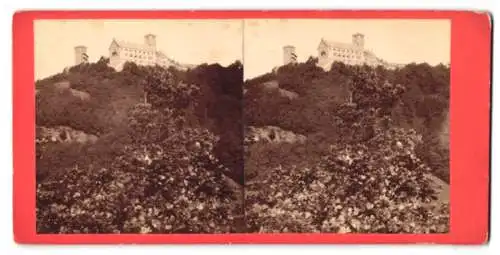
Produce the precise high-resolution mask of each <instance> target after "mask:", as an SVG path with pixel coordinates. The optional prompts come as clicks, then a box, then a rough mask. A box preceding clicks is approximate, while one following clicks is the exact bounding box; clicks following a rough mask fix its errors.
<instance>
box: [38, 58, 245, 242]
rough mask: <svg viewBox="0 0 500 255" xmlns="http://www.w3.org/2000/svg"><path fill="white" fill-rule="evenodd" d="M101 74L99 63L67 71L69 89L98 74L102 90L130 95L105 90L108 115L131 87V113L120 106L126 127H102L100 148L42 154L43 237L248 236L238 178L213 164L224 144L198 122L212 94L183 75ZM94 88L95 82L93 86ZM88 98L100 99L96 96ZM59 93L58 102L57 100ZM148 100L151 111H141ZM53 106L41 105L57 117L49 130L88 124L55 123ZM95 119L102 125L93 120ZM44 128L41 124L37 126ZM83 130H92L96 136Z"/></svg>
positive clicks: (48, 148)
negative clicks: (203, 97) (202, 103)
mask: <svg viewBox="0 0 500 255" xmlns="http://www.w3.org/2000/svg"><path fill="white" fill-rule="evenodd" d="M101 64H102V63H101ZM96 65H99V63H96V64H89V65H82V66H77V67H74V68H72V69H70V70H68V71H67V72H68V73H67V74H65V75H66V77H65V79H68V77H69V78H71V77H75V76H78V77H87V76H82V73H85V72H84V71H83V70H94V71H95V72H98V73H99V72H104V73H105V74H100V76H99V75H96V76H99V77H100V79H104V80H102V81H104V84H101V85H100V86H106V85H110V86H113V84H115V82H116V83H118V82H123V84H122V86H123V88H122V87H111V88H106V89H104V90H108V91H112V92H113V93H110V94H109V95H110V96H111V98H108V99H110V100H111V102H108V103H109V105H113V104H114V103H116V100H113V99H114V98H115V97H120V95H122V93H124V91H132V89H131V90H127V87H129V88H133V89H135V90H136V92H137V93H135V94H134V93H133V94H132V95H131V96H132V97H133V100H131V101H130V102H128V104H127V106H128V107H125V105H121V107H123V108H124V114H123V115H122V116H121V117H122V118H121V119H120V123H121V125H115V126H113V125H111V124H112V123H110V120H108V121H107V122H106V121H105V120H102V121H96V123H97V124H102V126H103V127H106V128H107V129H102V130H99V132H102V134H101V135H100V137H99V140H98V141H97V143H96V144H92V145H79V144H55V143H50V141H48V142H47V141H45V142H41V143H39V144H37V177H38V180H37V182H38V185H37V230H38V232H40V233H226V232H236V231H241V217H242V215H243V212H242V203H241V199H242V197H241V194H242V193H241V190H240V189H241V188H238V187H235V185H232V182H231V180H230V179H229V178H228V177H227V176H230V175H232V174H233V175H234V171H233V170H232V169H230V168H228V167H227V166H226V164H225V163H224V162H222V161H221V160H220V159H219V157H218V156H217V154H216V148H217V146H218V143H219V141H220V140H221V139H220V136H219V135H217V134H214V132H213V131H211V130H210V127H209V126H206V125H204V123H203V121H204V120H203V119H199V118H197V112H196V107H198V103H199V98H200V93H199V92H200V91H201V90H203V89H207V88H204V86H208V85H207V84H202V85H199V84H194V83H189V82H188V81H187V79H186V78H185V77H183V75H184V76H185V75H186V72H180V71H176V70H166V69H164V68H162V67H158V66H156V67H139V66H136V65H134V64H130V63H129V64H127V65H126V66H125V67H124V70H123V71H122V72H120V73H117V72H114V71H112V70H109V69H105V68H102V67H101V68H102V69H98V68H94V69H92V68H93V67H96ZM220 68H221V69H224V68H223V67H220ZM72 72H76V74H78V75H74V74H73V73H72ZM104 76H106V77H108V78H104ZM88 79H89V80H92V78H91V76H88ZM106 79H110V80H106ZM106 81H107V82H109V83H106ZM240 83H241V80H240ZM72 85H73V84H72ZM230 85H233V86H235V87H237V86H238V83H233V84H226V86H230ZM39 86H41V85H39ZM240 88H241V86H240ZM41 89H45V90H44V91H43V92H42V93H49V91H50V87H43V86H42V88H41ZM87 89H88V91H89V94H91V95H92V96H94V95H95V93H92V87H90V88H87ZM122 89H123V90H122ZM52 91H54V94H53V96H56V94H57V93H58V92H57V90H52ZM115 93H116V94H115ZM125 93H126V92H125ZM46 95H47V94H39V98H40V99H39V100H46ZM58 96H61V95H58ZM64 98H66V97H61V99H62V100H60V101H64ZM93 99H94V100H96V104H97V106H96V108H95V109H98V110H102V107H104V108H105V106H106V105H108V104H106V102H105V101H99V100H100V99H104V98H103V97H95V98H93ZM143 100H145V101H146V103H144V102H143V103H140V102H141V101H143ZM58 102H59V101H57V100H56V102H55V104H57V103H58ZM47 104H48V102H47ZM49 106H50V104H48V105H43V104H42V105H40V107H41V109H40V108H39V109H37V111H38V112H39V113H40V112H44V111H50V110H52V112H51V114H46V115H41V114H40V116H39V117H43V118H45V119H43V123H44V125H48V123H51V122H48V121H49V120H50V121H53V122H52V123H54V125H61V124H63V123H61V122H60V121H61V120H64V118H66V120H68V122H69V123H66V124H67V125H68V126H72V125H74V124H75V123H77V122H76V121H78V120H80V119H81V118H82V117H81V116H80V115H79V116H74V115H73V116H72V115H66V116H64V115H63V116H62V117H61V116H58V115H54V111H55V109H53V108H48V107H49ZM67 106H68V105H65V107H67ZM85 107H92V104H91V102H82V106H81V108H82V109H78V110H83V109H84V108H85ZM73 111H74V112H73V113H77V112H78V111H75V110H74V109H73ZM96 115H97V117H102V116H99V114H96V113H93V114H89V116H94V117H96ZM76 117H78V118H76ZM56 118H60V119H56ZM82 121H85V120H82ZM39 122H42V120H40V119H37V124H38V123H39ZM216 122H217V120H216ZM86 124H90V122H89V123H86ZM115 124H116V123H115ZM80 127H82V129H84V130H85V128H86V127H87V128H88V127H91V126H90V125H87V126H85V125H84V124H82V126H80ZM87 130H91V129H87ZM41 169H43V170H44V171H39V170H41Z"/></svg>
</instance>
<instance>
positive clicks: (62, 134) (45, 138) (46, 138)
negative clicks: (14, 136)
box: [36, 126, 98, 143]
mask: <svg viewBox="0 0 500 255" xmlns="http://www.w3.org/2000/svg"><path fill="white" fill-rule="evenodd" d="M36 137H37V138H36V140H37V142H54V143H95V142H96V141H97V139H98V137H97V136H96V135H92V134H87V133H85V132H83V131H80V130H74V129H72V128H70V127H66V126H58V127H50V128H47V127H37V133H36Z"/></svg>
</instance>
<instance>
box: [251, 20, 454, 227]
mask: <svg viewBox="0 0 500 255" xmlns="http://www.w3.org/2000/svg"><path fill="white" fill-rule="evenodd" d="M450 23H451V22H450V20H446V19H419V20H405V19H386V20H384V19H372V20H370V19H247V20H245V21H244V24H243V26H244V29H243V30H244V36H243V38H244V39H243V43H244V49H243V50H244V53H243V55H244V66H245V69H244V80H245V81H244V85H243V94H244V95H243V97H244V100H243V101H244V107H243V112H244V113H243V116H244V124H243V125H244V133H245V137H244V162H245V167H244V169H245V171H244V172H245V184H244V186H245V188H244V190H245V223H246V227H247V231H248V232H251V233H346V234H347V233H386V234H404V233H409V234H428V233H448V232H449V226H450V223H449V207H450V204H449V201H450V197H449V181H450V180H449V177H450V170H449V135H448V130H449V98H450V96H449V94H450V54H451V52H450V45H451V38H450V36H451V35H450V34H451V24H450Z"/></svg>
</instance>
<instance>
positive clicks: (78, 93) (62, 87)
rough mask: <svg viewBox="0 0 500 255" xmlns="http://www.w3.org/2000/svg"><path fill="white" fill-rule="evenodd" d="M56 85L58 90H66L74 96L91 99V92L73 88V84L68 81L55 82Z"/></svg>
mask: <svg viewBox="0 0 500 255" xmlns="http://www.w3.org/2000/svg"><path fill="white" fill-rule="evenodd" d="M54 87H55V88H56V90H58V91H60V92H66V91H69V93H70V94H71V95H72V96H74V97H77V98H79V99H80V100H82V101H87V100H89V99H90V94H89V93H87V92H84V91H80V90H76V89H72V88H71V84H70V83H69V82H68V81H61V82H56V83H54Z"/></svg>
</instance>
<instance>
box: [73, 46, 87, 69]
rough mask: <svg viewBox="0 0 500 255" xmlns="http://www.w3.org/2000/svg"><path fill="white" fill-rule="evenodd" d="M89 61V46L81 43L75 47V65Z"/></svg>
mask: <svg viewBox="0 0 500 255" xmlns="http://www.w3.org/2000/svg"><path fill="white" fill-rule="evenodd" d="M88 62H89V55H87V47H85V46H83V45H79V46H76V47H75V65H79V64H82V63H88Z"/></svg>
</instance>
